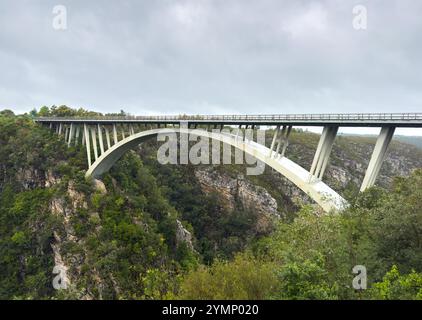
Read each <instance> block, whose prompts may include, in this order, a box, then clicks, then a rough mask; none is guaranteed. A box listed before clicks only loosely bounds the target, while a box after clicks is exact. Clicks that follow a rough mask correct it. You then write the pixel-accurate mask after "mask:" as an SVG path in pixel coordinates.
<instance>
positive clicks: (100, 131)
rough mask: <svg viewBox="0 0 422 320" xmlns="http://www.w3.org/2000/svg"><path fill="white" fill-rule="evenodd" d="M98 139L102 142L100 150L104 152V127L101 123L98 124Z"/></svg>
mask: <svg viewBox="0 0 422 320" xmlns="http://www.w3.org/2000/svg"><path fill="white" fill-rule="evenodd" d="M98 141H99V142H100V152H101V154H103V153H104V141H103V129H102V128H101V125H100V124H99V125H98Z"/></svg>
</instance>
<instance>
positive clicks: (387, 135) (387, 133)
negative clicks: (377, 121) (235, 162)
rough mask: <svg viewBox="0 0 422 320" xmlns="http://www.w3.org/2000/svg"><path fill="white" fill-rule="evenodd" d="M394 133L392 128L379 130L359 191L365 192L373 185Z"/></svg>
mask: <svg viewBox="0 0 422 320" xmlns="http://www.w3.org/2000/svg"><path fill="white" fill-rule="evenodd" d="M394 131H395V127H392V126H390V127H382V128H381V131H380V134H379V136H378V138H377V142H376V143H375V147H374V151H373V152H372V156H371V160H370V161H369V165H368V168H367V169H366V173H365V177H364V178H363V182H362V185H361V187H360V191H365V190H366V189H368V188H370V187H372V186H373V185H374V184H375V180H376V179H377V177H378V175H379V172H380V169H381V165H382V162H383V161H384V158H385V155H386V154H387V149H388V146H389V144H390V142H391V140H392V138H393V135H394Z"/></svg>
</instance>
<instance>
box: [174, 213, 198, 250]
mask: <svg viewBox="0 0 422 320" xmlns="http://www.w3.org/2000/svg"><path fill="white" fill-rule="evenodd" d="M180 243H185V244H186V245H187V246H188V248H189V249H191V250H194V249H193V244H192V234H191V233H190V232H189V231H188V230H186V228H185V227H184V226H183V224H182V222H180V221H179V220H176V244H177V245H179V244H180Z"/></svg>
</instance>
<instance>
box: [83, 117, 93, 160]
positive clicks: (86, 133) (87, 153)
mask: <svg viewBox="0 0 422 320" xmlns="http://www.w3.org/2000/svg"><path fill="white" fill-rule="evenodd" d="M84 138H85V145H86V157H87V159H88V168H89V167H91V164H92V162H91V144H90V141H89V128H88V126H87V125H86V123H84Z"/></svg>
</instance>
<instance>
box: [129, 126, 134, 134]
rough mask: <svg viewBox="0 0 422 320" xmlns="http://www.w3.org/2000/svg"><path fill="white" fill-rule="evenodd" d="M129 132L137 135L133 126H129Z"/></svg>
mask: <svg viewBox="0 0 422 320" xmlns="http://www.w3.org/2000/svg"><path fill="white" fill-rule="evenodd" d="M129 131H130V135H134V134H135V130H134V129H133V126H132V124H130V125H129Z"/></svg>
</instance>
